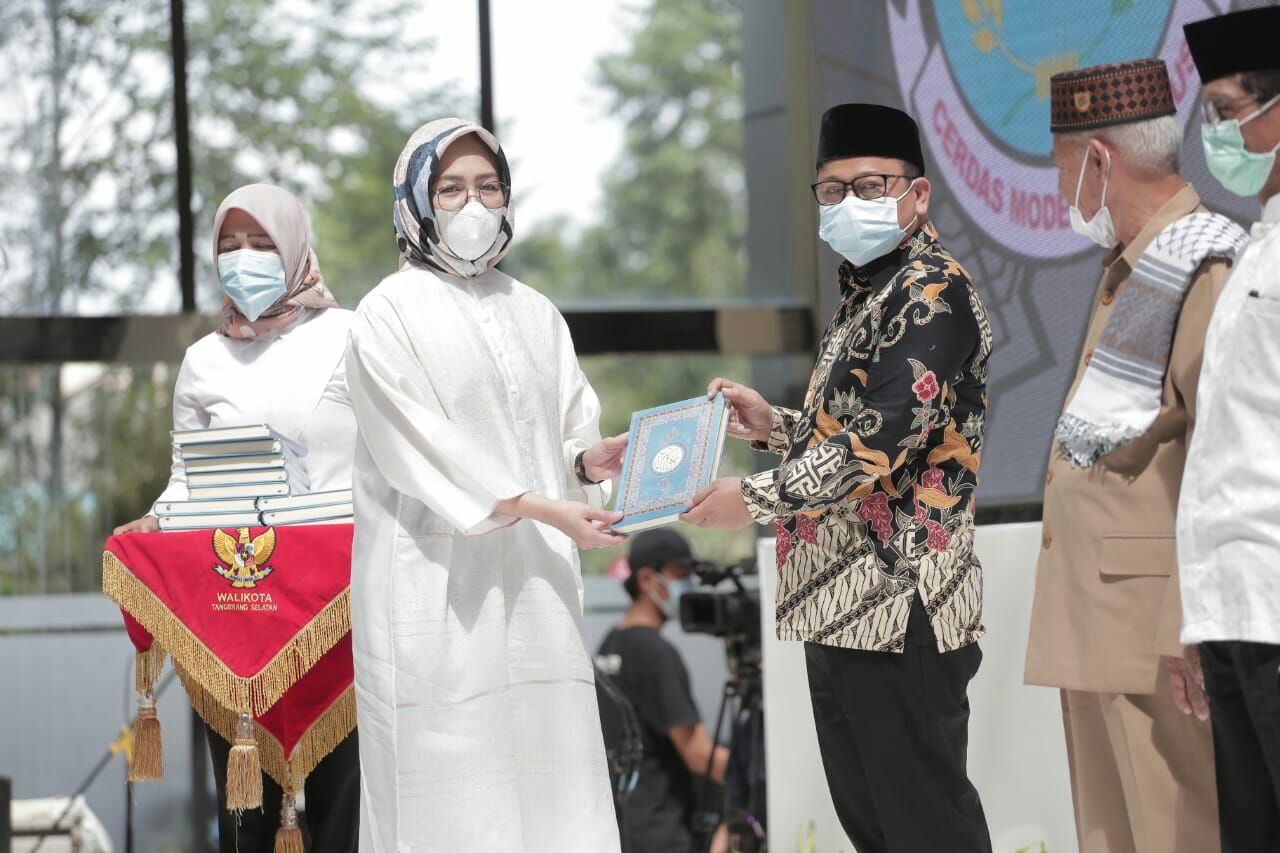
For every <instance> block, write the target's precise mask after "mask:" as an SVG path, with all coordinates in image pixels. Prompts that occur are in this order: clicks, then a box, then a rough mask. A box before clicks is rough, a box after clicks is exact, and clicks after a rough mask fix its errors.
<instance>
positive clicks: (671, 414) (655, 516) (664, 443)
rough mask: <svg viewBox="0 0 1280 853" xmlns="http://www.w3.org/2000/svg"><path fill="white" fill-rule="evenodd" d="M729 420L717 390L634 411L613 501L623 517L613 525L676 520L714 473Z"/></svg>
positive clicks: (645, 526)
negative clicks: (711, 395)
mask: <svg viewBox="0 0 1280 853" xmlns="http://www.w3.org/2000/svg"><path fill="white" fill-rule="evenodd" d="M728 424H729V407H728V406H726V405H725V402H724V396H723V395H720V394H717V395H716V396H715V399H714V400H708V399H707V398H706V397H694V398H693V399H692V400H682V401H681V402H679V403H672V404H670V405H667V406H659V407H658V408H656V409H642V410H641V411H639V412H636V413H635V414H633V415H632V416H631V438H630V440H629V441H628V443H627V456H626V459H625V460H624V461H623V467H622V479H621V481H620V483H619V487H618V501H617V503H616V504H615V505H614V510H615V511H617V512H621V513H622V514H623V518H622V520H621V521H619V522H618V523H617V524H615V525H613V530H615V531H617V532H618V533H639V532H640V531H642V530H652V529H654V528H655V527H666V526H667V525H669V524H675V523H676V522H677V521H678V520H679V516H680V514H681V513H684V512H686V511H688V509H689V501H690V500H691V499H692V498H693V496H694V495H696V494H697V493H698V492H700V491H702V490H703V489H705V488H706V487H707V486H709V485H710V484H711V481H712V480H714V479H715V478H716V474H717V472H718V471H719V470H720V454H721V453H722V452H723V451H724V437H725V428H726V427H727V426H728Z"/></svg>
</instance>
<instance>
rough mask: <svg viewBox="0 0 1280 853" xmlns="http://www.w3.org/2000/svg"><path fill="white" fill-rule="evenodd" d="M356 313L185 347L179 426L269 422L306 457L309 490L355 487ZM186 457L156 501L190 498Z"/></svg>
mask: <svg viewBox="0 0 1280 853" xmlns="http://www.w3.org/2000/svg"><path fill="white" fill-rule="evenodd" d="M352 316H353V315H352V312H350V311H345V310H342V309H340V308H330V309H327V310H324V311H318V312H314V313H313V314H312V315H311V316H310V317H308V318H306V319H304V320H301V321H300V322H298V323H296V324H295V325H294V326H292V327H291V328H289V329H287V330H286V331H284V332H283V333H281V334H279V335H275V336H272V337H269V338H264V339H263V340H260V341H241V340H234V339H232V338H228V337H224V336H222V335H219V334H217V333H216V332H213V333H210V334H208V335H205V336H204V337H203V338H201V339H200V340H198V341H196V342H195V343H194V344H192V345H191V346H190V347H189V348H188V349H187V354H186V356H185V357H184V358H183V360H182V367H181V369H179V371H178V381H177V383H176V385H175V386H174V390H173V428H174V429H175V430H184V429H201V428H207V427H228V426H243V425H246V424H261V423H265V424H268V425H270V426H271V428H272V429H274V430H275V431H276V432H278V433H279V434H280V435H282V436H284V437H285V438H288V439H290V440H292V441H294V442H295V443H296V444H297V445H298V446H299V447H301V448H302V449H303V450H304V451H305V455H304V456H303V458H302V463H303V466H304V470H305V471H306V474H307V478H308V480H309V483H310V486H309V489H310V491H313V492H318V491H326V490H329V489H348V488H351V465H352V458H353V457H354V455H355V442H356V422H355V416H354V415H353V414H352V412H351V398H350V397H349V396H348V394H347V379H346V366H345V353H346V347H347V332H348V330H349V329H350V327H351V318H352ZM187 496H188V493H187V478H186V471H185V469H184V468H183V465H182V457H181V455H180V454H179V453H178V451H177V450H175V451H174V454H173V469H172V471H171V473H170V475H169V485H168V487H167V488H166V489H165V490H164V493H163V494H161V495H160V497H159V498H158V499H157V501H156V503H161V502H167V501H180V500H186V498H187Z"/></svg>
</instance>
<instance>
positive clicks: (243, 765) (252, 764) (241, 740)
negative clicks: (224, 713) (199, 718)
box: [227, 714, 262, 812]
mask: <svg viewBox="0 0 1280 853" xmlns="http://www.w3.org/2000/svg"><path fill="white" fill-rule="evenodd" d="M260 808H262V762H261V761H260V760H259V758H258V741H257V739H256V738H254V736H253V718H252V717H250V716H249V715H248V714H241V715H240V719H239V721H238V722H237V723H236V739H235V742H234V743H233V744H232V746H231V755H229V756H228V757H227V811H233V812H239V811H244V810H245V809H260Z"/></svg>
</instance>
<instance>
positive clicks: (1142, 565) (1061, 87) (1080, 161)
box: [1026, 59, 1245, 853]
mask: <svg viewBox="0 0 1280 853" xmlns="http://www.w3.org/2000/svg"><path fill="white" fill-rule="evenodd" d="M1051 98H1052V101H1051V124H1050V130H1051V131H1052V132H1053V158H1054V162H1055V163H1056V164H1057V166H1058V190H1059V192H1061V194H1062V196H1063V198H1064V199H1066V201H1067V202H1068V204H1070V214H1071V223H1072V228H1073V229H1075V230H1076V231H1077V232H1078V233H1080V234H1082V235H1084V236H1086V237H1088V238H1089V239H1091V240H1092V241H1093V242H1095V243H1097V244H1098V245H1099V246H1101V247H1102V248H1104V249H1106V250H1107V253H1106V255H1105V257H1104V258H1103V259H1102V278H1101V281H1100V282H1099V283H1098V286H1097V289H1096V291H1095V293H1094V297H1093V300H1092V303H1091V306H1090V318H1089V324H1088V330H1087V332H1086V335H1085V340H1084V346H1083V349H1082V351H1081V353H1080V358H1079V364H1078V366H1077V368H1076V375H1075V380H1074V381H1073V382H1072V385H1071V388H1070V390H1069V392H1068V394H1067V400H1066V407H1065V411H1064V412H1063V414H1062V416H1061V418H1060V420H1059V422H1058V427H1057V431H1056V434H1055V441H1054V443H1053V447H1052V450H1051V454H1050V461H1049V470H1048V475H1047V482H1046V486H1045V496H1044V531H1043V540H1042V548H1041V551H1040V558H1039V561H1038V564H1037V567H1036V590H1035V600H1034V604H1033V607H1032V614H1031V636H1030V643H1029V646H1028V649H1027V661H1026V680H1027V683H1029V684H1042V685H1047V686H1051V687H1057V688H1060V690H1061V698H1062V719H1063V726H1064V728H1065V730H1066V738H1067V757H1068V761H1069V763H1070V768H1071V788H1072V795H1073V800H1074V805H1075V816H1076V829H1077V835H1078V837H1079V841H1080V849H1081V850H1082V851H1085V853H1101V851H1106V852H1107V853H1144V851H1162V853H1163V851H1188V853H1190V851H1195V853H1212V851H1216V850H1217V849H1218V829H1217V802H1216V795H1215V788H1214V784H1213V773H1212V767H1213V744H1212V741H1211V737H1210V732H1209V727H1208V725H1207V724H1206V723H1205V722H1204V721H1203V720H1202V719H1196V718H1195V717H1192V716H1188V715H1184V714H1182V713H1180V712H1179V711H1178V709H1177V708H1176V707H1175V706H1174V701H1175V697H1176V699H1177V701H1179V702H1181V703H1183V704H1184V705H1187V706H1188V707H1190V706H1191V705H1195V706H1197V707H1200V708H1203V704H1204V697H1203V694H1202V693H1201V692H1200V690H1199V685H1198V683H1197V682H1195V680H1194V679H1191V678H1188V669H1187V667H1186V665H1185V664H1184V662H1183V659H1182V648H1181V646H1180V645H1179V643H1178V629H1179V624H1180V617H1181V609H1180V605H1179V602H1178V579H1177V578H1178V565H1177V555H1176V549H1175V545H1174V508H1175V507H1176V506H1177V501H1178V492H1179V488H1180V486H1181V483H1182V468H1183V464H1184V463H1185V461H1186V458H1187V445H1188V443H1189V441H1190V439H1191V434H1192V429H1193V427H1194V426H1195V423H1196V411H1197V397H1196V385H1197V380H1198V379H1199V376H1200V359H1201V354H1202V351H1203V346H1204V336H1205V328H1206V326H1207V325H1208V323H1209V317H1210V316H1211V314H1212V312H1213V306H1214V303H1215V302H1216V301H1217V299H1218V295H1219V293H1221V291H1222V287H1223V285H1224V283H1225V282H1226V278H1227V274H1228V271H1229V269H1230V263H1231V261H1230V259H1231V258H1232V257H1233V256H1234V253H1235V252H1236V250H1237V249H1238V247H1239V245H1240V244H1241V242H1243V240H1244V237H1245V235H1244V233H1243V231H1241V229H1240V228H1239V226H1237V225H1235V224H1234V223H1233V222H1231V221H1230V220H1229V219H1226V218H1225V217H1222V216H1219V215H1217V214H1211V213H1209V212H1207V211H1206V210H1205V208H1204V206H1203V205H1202V204H1201V203H1200V198H1199V196H1197V195H1196V192H1195V190H1193V189H1192V188H1191V186H1190V185H1188V184H1187V183H1186V182H1185V181H1183V179H1182V178H1181V177H1179V174H1178V157H1179V152H1180V151H1181V148H1182V129H1181V126H1180V125H1179V124H1178V120H1177V117H1176V116H1175V115H1174V112H1175V110H1174V102H1173V94H1172V91H1171V89H1170V85H1169V77H1168V72H1167V70H1166V68H1165V65H1164V63H1163V62H1162V61H1160V60H1158V59H1150V60H1140V61H1136V62H1126V63H1121V64H1118V65H1105V66H1097V67H1093V68H1084V69H1080V70H1077V71H1070V72H1063V73H1061V74H1057V75H1054V77H1053V78H1052V80H1051ZM1171 694H1174V695H1171Z"/></svg>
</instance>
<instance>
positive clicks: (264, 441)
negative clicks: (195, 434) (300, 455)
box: [180, 438, 285, 460]
mask: <svg viewBox="0 0 1280 853" xmlns="http://www.w3.org/2000/svg"><path fill="white" fill-rule="evenodd" d="M284 449H285V443H284V441H283V440H281V439H278V438H255V439H248V440H245V441H209V442H205V443H203V444H187V445H182V446H181V447H180V450H181V451H182V458H183V459H187V460H190V459H217V458H221V457H229V456H260V455H264V454H267V453H283V452H284Z"/></svg>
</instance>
